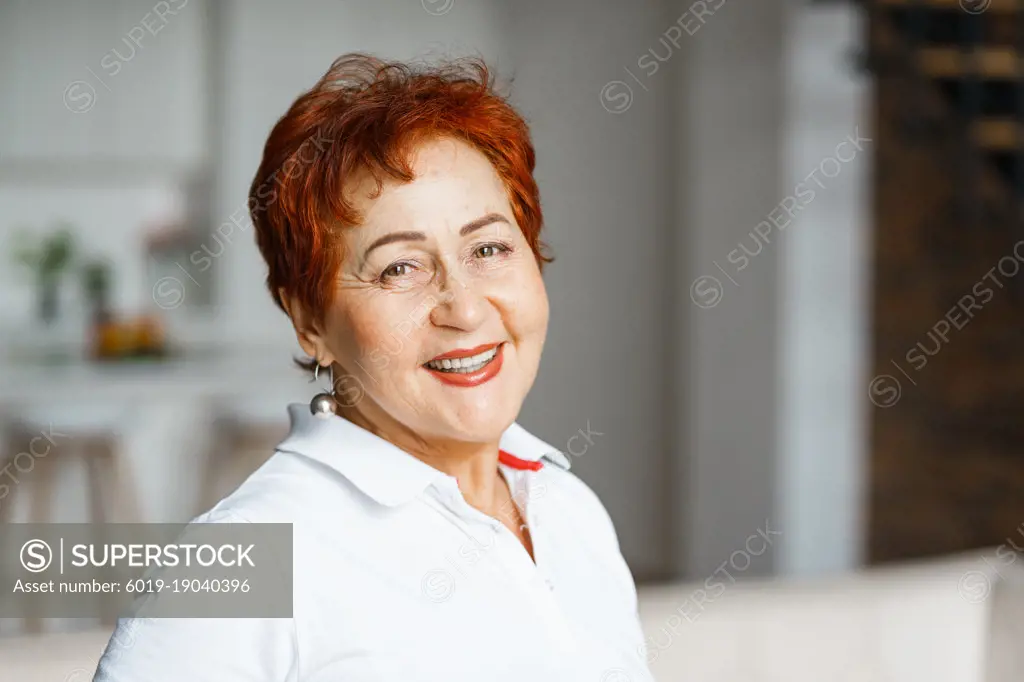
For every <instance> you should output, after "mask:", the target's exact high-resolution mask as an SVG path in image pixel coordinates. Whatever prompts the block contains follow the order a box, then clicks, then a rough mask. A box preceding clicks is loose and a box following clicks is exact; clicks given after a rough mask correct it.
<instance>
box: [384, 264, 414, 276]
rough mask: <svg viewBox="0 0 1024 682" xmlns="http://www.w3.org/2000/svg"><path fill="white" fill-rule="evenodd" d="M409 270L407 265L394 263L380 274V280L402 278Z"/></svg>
mask: <svg viewBox="0 0 1024 682" xmlns="http://www.w3.org/2000/svg"><path fill="white" fill-rule="evenodd" d="M410 270H411V267H410V265H409V264H408V263H395V264H394V265H392V266H390V267H388V269H387V270H385V271H384V272H382V273H380V278H381V279H382V280H388V279H393V278H395V277H403V276H405V275H408V274H409V271H410Z"/></svg>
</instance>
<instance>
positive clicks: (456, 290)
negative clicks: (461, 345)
mask: <svg viewBox="0 0 1024 682" xmlns="http://www.w3.org/2000/svg"><path fill="white" fill-rule="evenodd" d="M486 316H487V297H486V296H484V294H483V292H482V291H480V290H479V285H478V284H477V283H475V282H473V280H472V279H470V280H469V281H468V282H467V281H465V280H464V279H462V278H460V277H457V276H455V275H454V273H448V274H447V275H446V276H445V277H444V281H443V284H442V286H441V291H440V296H439V298H438V303H437V305H435V306H434V308H433V309H432V310H431V311H430V321H431V323H432V324H434V325H435V326H437V327H449V328H451V329H458V330H460V331H473V330H475V329H477V328H478V327H480V325H481V324H483V322H484V320H485V319H486Z"/></svg>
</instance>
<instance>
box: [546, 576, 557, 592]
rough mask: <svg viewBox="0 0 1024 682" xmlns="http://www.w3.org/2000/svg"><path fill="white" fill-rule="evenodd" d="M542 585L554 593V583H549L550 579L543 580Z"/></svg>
mask: <svg viewBox="0 0 1024 682" xmlns="http://www.w3.org/2000/svg"><path fill="white" fill-rule="evenodd" d="M544 584H545V585H547V586H548V589H549V590H550V591H552V592H554V591H555V583H553V582H552V581H551V578H544Z"/></svg>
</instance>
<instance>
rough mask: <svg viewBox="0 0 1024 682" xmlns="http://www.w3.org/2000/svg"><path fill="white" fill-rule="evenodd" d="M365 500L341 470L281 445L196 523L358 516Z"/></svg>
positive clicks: (197, 518)
mask: <svg viewBox="0 0 1024 682" xmlns="http://www.w3.org/2000/svg"><path fill="white" fill-rule="evenodd" d="M367 509H368V505H367V501H366V500H365V499H364V498H363V497H362V496H361V495H359V494H358V491H357V489H356V488H355V487H354V486H353V485H352V484H351V483H350V482H349V481H348V480H347V479H345V477H343V476H341V475H340V474H338V473H337V472H335V471H333V470H331V469H329V468H328V467H325V466H324V465H323V464H321V463H320V462H317V461H315V460H312V459H310V458H308V457H304V456H302V455H300V454H297V453H293V452H287V451H281V450H277V451H275V452H274V454H273V455H271V456H270V458H269V459H268V460H267V461H266V462H264V464H263V465H262V466H260V467H259V468H258V469H257V470H256V471H254V472H253V473H252V474H251V475H250V476H249V477H248V478H246V480H245V481H243V482H242V484H241V485H239V486H238V488H236V489H235V490H234V491H233V492H231V493H230V494H229V495H227V496H226V497H225V498H224V499H222V500H220V501H219V502H218V503H217V504H215V505H214V506H213V507H211V508H210V509H208V510H206V511H204V512H203V513H202V514H200V515H198V516H197V517H195V518H194V519H193V522H196V523H294V524H299V523H301V522H303V521H309V520H316V519H322V518H324V517H325V516H335V517H337V516H338V515H341V516H342V517H349V518H351V517H352V516H357V515H360V514H363V513H365V512H366V511H367Z"/></svg>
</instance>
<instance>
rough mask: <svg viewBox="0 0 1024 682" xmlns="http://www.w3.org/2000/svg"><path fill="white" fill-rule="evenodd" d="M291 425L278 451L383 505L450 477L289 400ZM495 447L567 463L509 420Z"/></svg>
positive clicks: (356, 428)
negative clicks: (313, 464)
mask: <svg viewBox="0 0 1024 682" xmlns="http://www.w3.org/2000/svg"><path fill="white" fill-rule="evenodd" d="M288 418H289V421H290V422H291V428H290V430H289V433H288V435H287V437H285V439H284V440H283V441H281V443H279V444H278V446H277V450H279V451H281V452H292V453H295V454H299V455H303V456H305V457H309V458H310V459H314V460H316V461H318V462H321V463H322V464H325V465H327V466H328V467H330V468H332V469H334V470H335V471H337V472H338V473H340V474H341V475H342V476H344V477H345V478H347V479H348V480H349V481H350V482H351V483H352V484H353V485H355V486H356V487H357V488H359V489H360V490H362V491H363V492H364V493H366V494H367V495H369V496H370V497H371V498H373V499H374V500H376V501H377V502H379V503H380V504H383V505H385V506H388V507H393V506H396V505H399V504H402V503H403V502H408V501H409V500H411V499H413V498H414V497H416V496H417V495H419V494H420V493H421V492H423V491H424V490H425V489H426V488H427V487H428V486H429V485H430V484H432V483H434V482H435V481H439V480H444V479H449V480H451V481H452V482H454V480H455V479H454V478H453V477H452V476H449V475H448V474H446V473H444V472H443V471H440V470H439V469H435V468H434V467H432V466H430V465H429V464H427V463H426V462H424V461H422V460H420V459H417V458H416V457H413V456H412V455H410V454H409V453H407V452H405V451H404V450H402V449H401V448H399V447H398V446H396V445H394V444H392V443H390V442H389V441H386V440H384V439H383V438H381V437H380V436H378V435H376V434H374V433H372V432H370V431H367V430H366V429H364V428H363V427H361V426H359V425H358V424H355V423H353V422H351V421H349V420H347V419H345V418H344V417H340V416H338V415H330V416H327V417H316V416H314V415H313V414H312V413H311V412H310V411H309V406H308V405H304V404H302V403H292V404H290V405H288ZM499 447H500V448H501V449H502V450H505V451H506V452H509V453H511V454H513V455H515V456H516V457H518V458H520V459H525V460H528V461H533V462H536V461H538V460H540V459H544V460H545V461H547V462H551V463H552V464H554V465H556V466H558V467H561V468H562V469H566V470H567V469H568V468H569V460H568V458H566V456H565V455H563V454H562V453H561V452H559V451H558V450H557V449H555V448H553V447H551V446H550V445H548V444H547V443H545V442H544V441H542V440H541V439H540V438H537V437H536V436H534V435H533V434H532V433H530V432H529V431H527V430H526V429H524V428H523V427H522V426H520V425H519V423H518V422H513V423H512V425H511V426H509V427H508V428H507V429H506V430H505V432H504V433H503V434H502V436H501V440H500V443H499Z"/></svg>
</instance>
